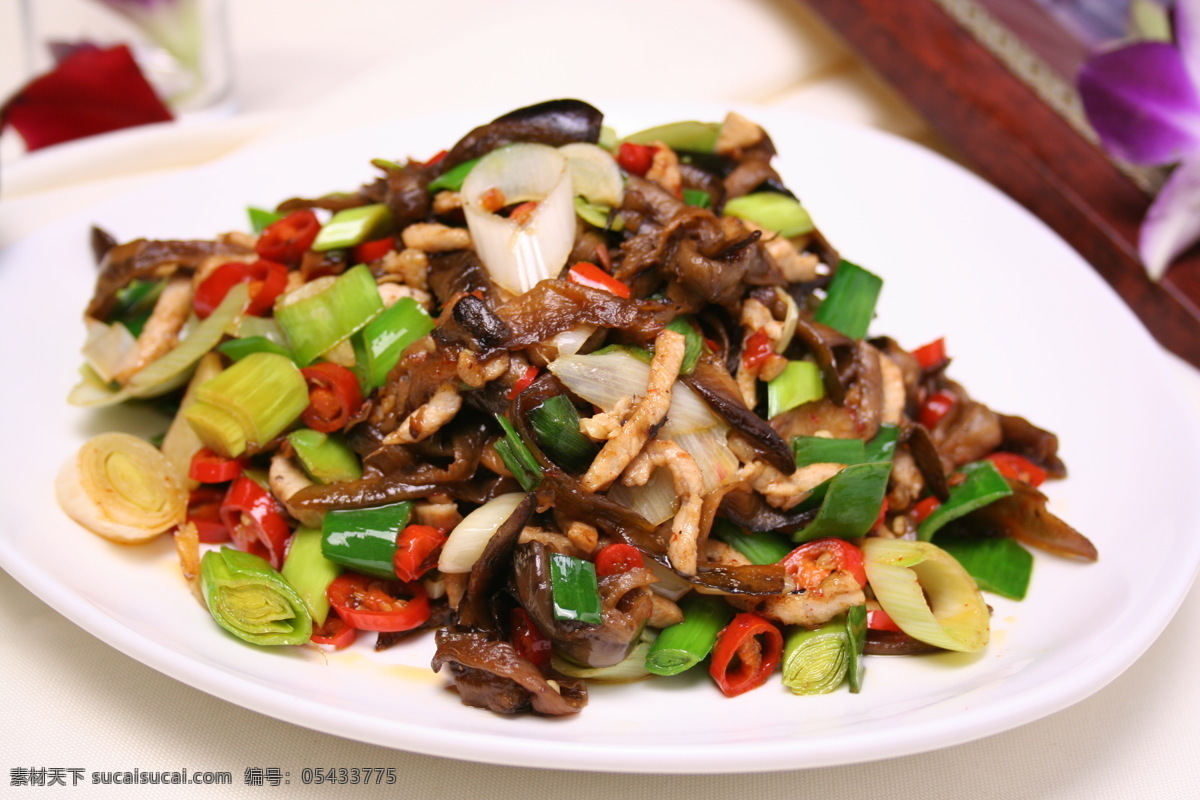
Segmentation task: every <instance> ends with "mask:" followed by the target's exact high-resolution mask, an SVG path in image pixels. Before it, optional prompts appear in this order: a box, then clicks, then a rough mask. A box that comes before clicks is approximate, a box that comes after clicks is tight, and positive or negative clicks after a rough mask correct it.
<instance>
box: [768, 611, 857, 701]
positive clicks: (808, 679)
mask: <svg viewBox="0 0 1200 800" xmlns="http://www.w3.org/2000/svg"><path fill="white" fill-rule="evenodd" d="M850 648H851V642H850V632H849V631H848V630H847V628H846V621H845V618H844V617H838V618H835V619H834V620H832V621H831V622H827V623H825V624H824V625H822V626H821V627H819V628H814V629H813V630H809V629H807V628H794V629H792V630H791V631H789V632H788V634H787V638H785V639H784V642H783V661H782V663H783V685H784V686H786V687H787V688H788V689H790V690H791V692H792V694H828V693H829V692H832V691H833V690H834V689H836V688H838V687H839V686H841V685H842V682H843V681H844V680H846V672H847V669H848V668H849V666H850Z"/></svg>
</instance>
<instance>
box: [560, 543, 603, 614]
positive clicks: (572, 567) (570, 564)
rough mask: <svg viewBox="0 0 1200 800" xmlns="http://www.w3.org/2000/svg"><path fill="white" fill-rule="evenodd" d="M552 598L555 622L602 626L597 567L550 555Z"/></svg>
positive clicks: (569, 557)
mask: <svg viewBox="0 0 1200 800" xmlns="http://www.w3.org/2000/svg"><path fill="white" fill-rule="evenodd" d="M550 598H551V600H552V601H553V604H554V618H555V619H572V620H578V621H579V622H586V623H588V624H590V625H599V624H600V623H601V622H603V621H604V620H603V617H602V616H601V613H600V612H601V607H600V586H599V584H598V583H597V580H596V565H595V564H593V563H592V562H591V561H585V560H584V559H582V558H575V557H574V556H568V555H565V554H563V553H551V554H550Z"/></svg>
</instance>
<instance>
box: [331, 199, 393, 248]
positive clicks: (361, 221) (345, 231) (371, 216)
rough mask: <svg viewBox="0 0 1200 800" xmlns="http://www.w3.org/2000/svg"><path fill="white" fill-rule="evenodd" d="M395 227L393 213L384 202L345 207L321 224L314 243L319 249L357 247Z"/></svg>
mask: <svg viewBox="0 0 1200 800" xmlns="http://www.w3.org/2000/svg"><path fill="white" fill-rule="evenodd" d="M391 228H392V212H390V211H388V207H387V206H386V205H384V204H383V203H373V204H371V205H369V206H356V207H354V208H343V209H342V210H341V211H339V212H337V213H336V214H334V215H333V216H332V217H330V219H329V222H326V223H325V225H324V226H322V228H321V231H320V233H318V234H317V238H316V239H315V240H314V241H313V243H312V249H313V250H316V251H317V252H322V251H325V250H336V249H337V248H339V247H354V245H356V244H362V243H363V242H366V241H370V240H371V239H378V238H379V237H380V236H383V235H384V234H385V233H387V232H388V231H389V230H391Z"/></svg>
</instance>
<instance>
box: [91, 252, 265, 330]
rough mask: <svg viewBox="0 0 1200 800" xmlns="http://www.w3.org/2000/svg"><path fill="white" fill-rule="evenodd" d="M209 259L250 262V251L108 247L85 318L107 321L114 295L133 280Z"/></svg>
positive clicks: (152, 277)
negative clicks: (243, 259) (218, 258)
mask: <svg viewBox="0 0 1200 800" xmlns="http://www.w3.org/2000/svg"><path fill="white" fill-rule="evenodd" d="M213 256H218V257H228V258H253V257H255V256H254V251H253V250H251V249H248V248H246V247H243V246H242V245H240V244H236V243H234V242H231V241H226V240H223V239H218V240H216V241H207V240H196V241H175V240H155V239H135V240H134V241H132V242H127V243H125V244H119V245H116V246H115V247H112V248H110V249H109V250H108V252H106V253H105V254H104V258H103V259H101V261H100V267H99V274H98V275H97V276H96V289H95V292H94V293H93V294H92V300H91V302H90V303H88V307H87V312H86V313H87V315H88V316H89V317H93V318H95V319H99V320H104V319H107V318H108V315H109V313H110V312H111V311H112V308H113V304H114V303H115V302H116V298H117V292H118V291H120V290H121V289H123V288H125V287H126V286H128V285H129V282H130V281H132V280H134V279H135V278H138V279H141V280H157V279H159V278H166V277H168V276H170V275H172V274H174V273H175V272H176V271H177V270H184V271H187V272H191V271H192V270H194V269H196V268H197V267H199V266H200V265H201V264H202V263H204V261H205V259H208V258H212V257H213Z"/></svg>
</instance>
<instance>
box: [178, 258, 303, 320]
mask: <svg viewBox="0 0 1200 800" xmlns="http://www.w3.org/2000/svg"><path fill="white" fill-rule="evenodd" d="M239 283H248V284H250V302H249V303H247V304H246V313H247V314H252V315H254V316H259V317H261V316H262V315H263V314H266V313H267V312H268V311H270V310H271V309H272V308H273V307H274V305H275V299H276V298H278V297H279V295H281V294H283V290H284V289H286V288H287V267H285V266H284V265H283V264H279V263H276V262H274V261H266V260H263V259H259V260H258V261H255V262H254V263H253V264H242V263H240V262H237V261H231V262H229V263H228V264H222V265H221V266H219V267H217V269H216V270H215V271H214V272H213V274H212V275H209V276H208V277H207V278H205V279H204V281H203V282H202V283H201V284H200V285H199V286H198V287H197V288H196V296H195V297H194V298H193V299H192V308H193V309H194V310H195V312H196V316H198V317H200V319H206V318H207V317H208V315H209V314H211V313H212V312H213V311H215V310H216V309H217V306H219V305H221V301H222V300H224V299H225V295H227V294H229V290H230V289H232V288H233V287H234V286H236V285H237V284H239Z"/></svg>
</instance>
